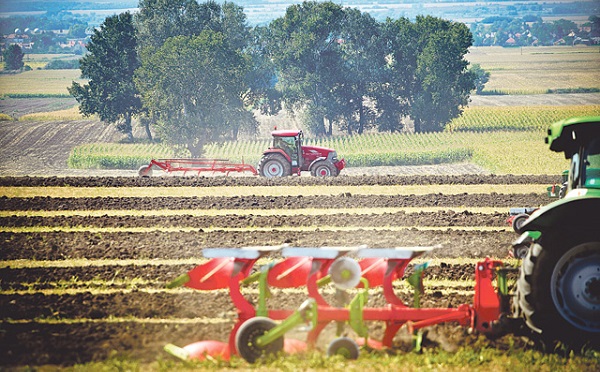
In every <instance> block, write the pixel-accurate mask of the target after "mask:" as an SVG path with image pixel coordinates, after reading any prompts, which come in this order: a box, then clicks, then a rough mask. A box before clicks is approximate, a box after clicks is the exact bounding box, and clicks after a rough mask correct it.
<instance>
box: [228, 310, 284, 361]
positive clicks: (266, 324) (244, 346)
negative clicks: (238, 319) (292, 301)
mask: <svg viewBox="0 0 600 372" xmlns="http://www.w3.org/2000/svg"><path fill="white" fill-rule="evenodd" d="M276 325H277V323H275V322H274V321H273V320H272V319H270V318H265V317H260V316H258V317H255V318H252V319H248V320H247V321H245V322H244V323H243V324H242V325H241V326H240V328H239V329H238V331H237V333H236V335H235V347H236V348H237V351H238V353H239V354H240V356H241V357H242V358H244V359H245V360H246V361H247V362H248V363H254V362H256V361H257V360H258V359H260V358H262V357H263V356H266V355H272V354H276V353H278V352H280V351H282V350H283V344H284V339H283V337H279V338H278V339H276V340H275V341H273V342H271V343H269V344H267V345H263V346H258V345H257V344H256V340H257V339H258V338H259V337H260V336H262V335H264V334H265V333H267V332H268V331H269V330H271V329H272V328H274V327H275V326H276Z"/></svg>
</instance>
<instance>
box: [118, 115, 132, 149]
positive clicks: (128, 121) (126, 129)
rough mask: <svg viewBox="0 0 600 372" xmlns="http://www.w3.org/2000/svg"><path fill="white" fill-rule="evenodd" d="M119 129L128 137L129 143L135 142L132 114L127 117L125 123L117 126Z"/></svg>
mask: <svg viewBox="0 0 600 372" xmlns="http://www.w3.org/2000/svg"><path fill="white" fill-rule="evenodd" d="M117 129H118V130H119V131H120V132H122V133H125V134H126V135H127V139H128V140H129V142H133V131H132V128H131V114H126V115H125V122H124V123H120V124H117Z"/></svg>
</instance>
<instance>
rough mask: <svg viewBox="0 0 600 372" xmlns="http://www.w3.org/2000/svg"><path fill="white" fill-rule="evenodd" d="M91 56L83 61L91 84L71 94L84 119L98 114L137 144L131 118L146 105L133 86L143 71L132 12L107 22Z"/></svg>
mask: <svg viewBox="0 0 600 372" xmlns="http://www.w3.org/2000/svg"><path fill="white" fill-rule="evenodd" d="M87 49H88V51H89V54H87V55H86V56H84V57H83V58H82V59H81V61H80V68H81V73H82V76H83V77H84V78H88V79H89V81H88V84H85V85H80V84H78V83H76V82H73V84H72V85H71V87H70V88H69V93H71V95H73V96H74V97H75V99H76V100H77V102H79V111H80V112H81V113H82V114H84V115H93V114H98V115H99V117H100V119H101V120H103V121H106V122H108V123H118V125H117V128H118V129H119V130H120V131H122V132H123V133H126V134H127V135H128V137H129V138H130V139H131V140H133V134H132V126H131V118H132V115H135V114H137V113H139V112H140V111H141V109H142V103H141V101H140V98H139V93H138V91H137V88H136V86H135V83H134V82H133V74H134V72H135V70H136V69H137V68H138V67H139V60H138V55H137V51H136V38H135V30H134V28H133V18H132V16H131V14H130V13H129V12H127V13H122V14H119V15H115V16H111V17H108V18H106V20H105V21H104V23H102V25H101V26H100V29H97V30H95V32H94V35H92V37H91V41H90V43H89V44H88V46H87Z"/></svg>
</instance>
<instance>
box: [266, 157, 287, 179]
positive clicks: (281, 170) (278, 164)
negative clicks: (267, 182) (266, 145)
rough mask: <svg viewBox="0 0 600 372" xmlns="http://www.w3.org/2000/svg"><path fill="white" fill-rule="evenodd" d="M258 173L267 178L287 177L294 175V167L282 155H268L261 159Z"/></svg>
mask: <svg viewBox="0 0 600 372" xmlns="http://www.w3.org/2000/svg"><path fill="white" fill-rule="evenodd" d="M258 173H259V174H260V175H261V176H263V177H267V178H273V177H287V176H289V175H291V174H292V165H291V164H290V163H289V162H288V161H287V159H285V158H284V157H283V156H282V155H280V154H266V155H264V156H263V157H262V159H260V163H259V164H258Z"/></svg>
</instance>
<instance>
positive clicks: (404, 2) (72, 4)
mask: <svg viewBox="0 0 600 372" xmlns="http://www.w3.org/2000/svg"><path fill="white" fill-rule="evenodd" d="M199 2H200V3H201V2H203V1H199ZM218 2H220V3H222V1H218ZM233 2H234V3H236V4H238V5H240V6H242V7H243V8H244V10H245V13H246V15H247V17H248V22H249V23H250V24H252V25H255V24H267V23H269V22H270V21H271V20H273V19H275V18H277V17H280V16H282V15H283V14H284V13H285V10H286V8H287V7H288V6H290V5H292V4H300V3H302V1H298V0H296V1H294V0H233ZM334 2H335V3H338V4H341V5H343V6H348V7H354V8H357V9H359V10H360V11H361V12H365V13H369V14H370V15H371V16H373V17H374V18H375V19H377V20H379V21H383V20H385V19H386V18H388V17H389V18H400V17H406V18H409V19H414V18H415V17H416V16H417V15H432V16H435V17H441V18H445V19H449V20H454V21H461V22H465V23H471V22H476V21H481V20H482V19H484V18H486V17H520V18H522V17H525V16H538V17H543V18H555V19H558V18H565V19H571V18H573V17H579V18H582V17H583V19H587V17H589V16H591V15H598V14H600V2H599V1H595V0H564V1H560V0H559V1H550V2H547V1H542V0H540V1H521V2H518V1H517V2H514V1H494V0H491V1H486V2H476V3H474V2H469V1H468V0H464V1H453V0H447V1H443V0H441V1H427V0H382V1H378V2H374V1H367V0H346V1H341V2H339V1H334ZM137 6H138V0H124V1H117V0H112V1H111V0H77V1H73V0H47V1H40V0H2V1H1V2H0V13H1V14H0V16H6V15H7V14H19V13H20V14H28V13H29V14H33V13H32V12H36V13H38V14H39V12H58V11H89V12H93V11H103V12H102V13H105V12H106V11H112V10H114V11H115V12H114V13H119V10H124V9H135V8H137Z"/></svg>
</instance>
